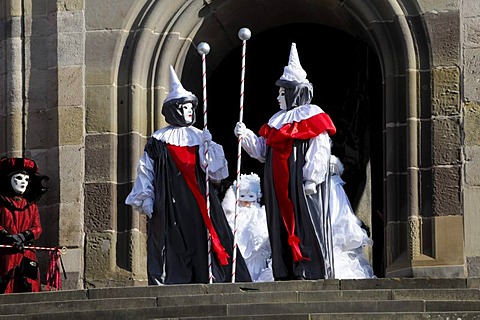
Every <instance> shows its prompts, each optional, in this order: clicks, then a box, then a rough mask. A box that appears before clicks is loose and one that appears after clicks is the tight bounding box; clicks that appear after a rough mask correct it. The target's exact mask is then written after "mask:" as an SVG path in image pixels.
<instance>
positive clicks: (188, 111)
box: [178, 102, 193, 123]
mask: <svg viewBox="0 0 480 320" xmlns="http://www.w3.org/2000/svg"><path fill="white" fill-rule="evenodd" d="M178 111H179V112H180V113H181V114H182V116H183V118H184V119H185V121H186V122H187V123H191V122H192V121H193V104H192V103H191V102H187V103H183V104H181V105H179V109H178Z"/></svg>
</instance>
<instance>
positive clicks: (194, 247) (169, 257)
mask: <svg viewBox="0 0 480 320" xmlns="http://www.w3.org/2000/svg"><path fill="white" fill-rule="evenodd" d="M177 148H191V149H189V151H190V152H193V153H194V157H195V158H194V161H195V164H194V165H195V177H191V178H195V179H196V181H197V185H196V188H198V189H196V190H195V191H196V192H201V195H202V196H203V199H205V189H206V188H205V173H204V171H203V170H202V169H201V167H200V164H199V160H198V159H199V157H198V146H195V147H177ZM145 151H146V152H147V154H148V156H149V157H150V158H151V159H152V160H153V161H154V174H155V180H154V186H155V202H154V209H153V214H152V218H151V219H150V220H149V221H148V242H147V252H148V258H147V271H148V282H149V284H160V283H162V284H185V283H208V282H209V267H208V266H209V254H208V241H207V228H206V226H205V222H204V218H203V217H202V214H201V211H200V208H199V205H198V202H197V199H196V198H195V196H194V192H192V190H191V188H190V186H189V185H188V184H187V182H186V180H185V178H184V176H183V175H182V173H181V172H180V170H179V168H178V167H177V165H176V162H175V160H174V158H173V157H172V154H171V153H170V151H169V149H168V145H167V144H166V143H165V142H162V141H160V140H157V139H155V138H150V140H149V142H148V143H147V145H146V147H145ZM209 191H210V197H209V199H210V219H211V221H212V224H213V227H214V229H215V231H216V233H217V235H218V239H219V240H220V242H221V244H222V246H223V248H225V250H226V253H227V254H228V255H229V256H230V258H229V259H228V265H226V266H222V265H221V264H220V262H219V260H218V259H217V256H216V254H215V253H214V252H213V250H212V253H211V255H210V256H211V263H212V273H213V282H231V279H232V257H233V254H232V253H233V234H232V232H231V229H230V227H229V225H228V222H227V219H226V217H225V214H224V212H223V209H222V207H221V205H220V201H219V199H218V197H217V195H216V193H215V191H214V188H213V185H212V184H210V185H209ZM235 280H236V281H237V282H248V281H251V278H250V274H249V272H248V269H247V266H246V264H245V261H244V260H243V257H242V255H241V254H240V252H239V251H237V266H236V275H235Z"/></svg>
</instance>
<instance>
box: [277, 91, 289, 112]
mask: <svg viewBox="0 0 480 320" xmlns="http://www.w3.org/2000/svg"><path fill="white" fill-rule="evenodd" d="M277 100H278V103H279V104H280V109H282V110H287V100H286V99H285V88H282V87H280V89H278V97H277Z"/></svg>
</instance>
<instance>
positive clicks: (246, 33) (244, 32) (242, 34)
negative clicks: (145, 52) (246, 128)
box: [232, 28, 252, 283]
mask: <svg viewBox="0 0 480 320" xmlns="http://www.w3.org/2000/svg"><path fill="white" fill-rule="evenodd" d="M251 36H252V33H251V32H250V29H248V28H241V29H240V30H239V31H238V37H239V38H240V40H242V72H241V79H240V115H239V120H238V121H239V122H243V97H244V85H245V56H246V52H247V40H248V39H250V37H251ZM241 163H242V135H241V134H240V135H238V148H237V185H236V186H235V217H234V220H233V221H234V222H233V225H234V228H233V261H232V283H234V282H235V274H236V271H237V216H238V198H239V196H240V194H239V192H240V167H241Z"/></svg>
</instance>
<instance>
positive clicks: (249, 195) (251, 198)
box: [238, 190, 257, 207]
mask: <svg viewBox="0 0 480 320" xmlns="http://www.w3.org/2000/svg"><path fill="white" fill-rule="evenodd" d="M255 202H257V195H256V194H255V192H253V191H247V190H240V192H239V198H238V203H239V205H240V206H243V207H250V206H251V204H252V203H255Z"/></svg>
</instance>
